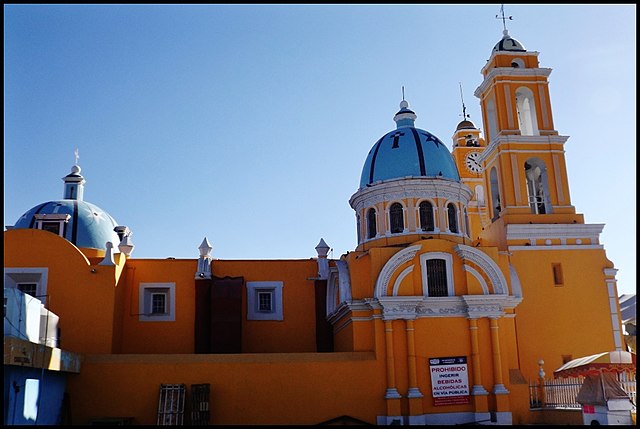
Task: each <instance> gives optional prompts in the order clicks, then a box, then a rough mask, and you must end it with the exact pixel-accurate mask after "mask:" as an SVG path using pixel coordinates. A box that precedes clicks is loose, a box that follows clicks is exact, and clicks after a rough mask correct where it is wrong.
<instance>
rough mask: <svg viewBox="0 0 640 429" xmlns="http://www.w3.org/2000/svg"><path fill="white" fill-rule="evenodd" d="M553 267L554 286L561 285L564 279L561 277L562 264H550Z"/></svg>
mask: <svg viewBox="0 0 640 429" xmlns="http://www.w3.org/2000/svg"><path fill="white" fill-rule="evenodd" d="M551 265H552V268H553V283H554V284H555V285H556V286H563V285H564V280H563V278H562V265H561V264H551Z"/></svg>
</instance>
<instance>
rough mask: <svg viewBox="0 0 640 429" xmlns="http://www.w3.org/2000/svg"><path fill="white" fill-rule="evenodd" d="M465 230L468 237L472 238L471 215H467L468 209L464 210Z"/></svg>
mask: <svg viewBox="0 0 640 429" xmlns="http://www.w3.org/2000/svg"><path fill="white" fill-rule="evenodd" d="M464 229H465V232H466V233H467V237H471V227H470V226H469V213H467V208H466V207H465V208H464Z"/></svg>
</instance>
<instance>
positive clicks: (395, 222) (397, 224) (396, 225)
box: [389, 203, 404, 234]
mask: <svg viewBox="0 0 640 429" xmlns="http://www.w3.org/2000/svg"><path fill="white" fill-rule="evenodd" d="M389 220H390V221H391V233H392V234H397V233H399V232H402V231H404V216H403V213H402V204H400V203H393V204H391V208H390V209H389Z"/></svg>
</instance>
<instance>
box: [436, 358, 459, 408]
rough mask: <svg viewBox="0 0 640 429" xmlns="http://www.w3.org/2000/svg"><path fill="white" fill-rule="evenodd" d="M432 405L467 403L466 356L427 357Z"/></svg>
mask: <svg viewBox="0 0 640 429" xmlns="http://www.w3.org/2000/svg"><path fill="white" fill-rule="evenodd" d="M429 368H430V370H431V392H432V396H433V405H456V404H468V403H469V376H468V371H467V357H466V356H453V357H440V358H429Z"/></svg>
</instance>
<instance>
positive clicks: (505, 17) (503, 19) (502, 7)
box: [496, 4, 513, 31]
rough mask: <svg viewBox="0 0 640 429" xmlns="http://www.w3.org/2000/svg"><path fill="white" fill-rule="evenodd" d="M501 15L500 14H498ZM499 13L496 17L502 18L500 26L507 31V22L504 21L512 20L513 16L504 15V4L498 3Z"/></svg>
mask: <svg viewBox="0 0 640 429" xmlns="http://www.w3.org/2000/svg"><path fill="white" fill-rule="evenodd" d="M500 15H502V16H500ZM500 15H496V19H501V20H502V27H503V28H504V31H507V24H506V21H507V20H510V21H512V20H513V16H505V15H504V4H501V5H500Z"/></svg>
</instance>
